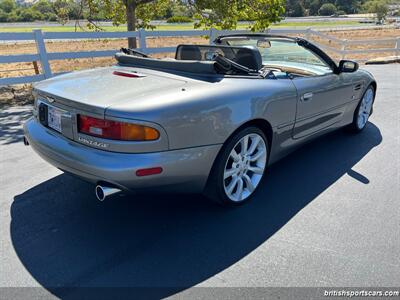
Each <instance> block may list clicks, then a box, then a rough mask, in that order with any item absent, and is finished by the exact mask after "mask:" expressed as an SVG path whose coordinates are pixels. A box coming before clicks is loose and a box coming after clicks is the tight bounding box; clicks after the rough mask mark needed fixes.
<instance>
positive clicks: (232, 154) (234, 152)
mask: <svg viewBox="0 0 400 300" xmlns="http://www.w3.org/2000/svg"><path fill="white" fill-rule="evenodd" d="M230 157H232V158H233V160H234V161H235V162H237V161H239V160H240V156H239V154H237V152H236V150H235V149H232V151H231V154H230Z"/></svg>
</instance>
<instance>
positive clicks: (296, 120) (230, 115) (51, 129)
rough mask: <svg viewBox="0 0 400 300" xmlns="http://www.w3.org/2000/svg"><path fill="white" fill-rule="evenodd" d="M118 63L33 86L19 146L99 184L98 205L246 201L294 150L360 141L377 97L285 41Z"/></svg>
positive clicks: (122, 58) (350, 72) (348, 71)
mask: <svg viewBox="0 0 400 300" xmlns="http://www.w3.org/2000/svg"><path fill="white" fill-rule="evenodd" d="M116 59H117V61H118V64H117V65H115V66H113V67H107V68H98V69H94V70H87V71H80V72H74V73H69V74H65V75H62V76H57V77H54V78H51V79H48V80H45V81H42V82H40V83H38V84H36V86H35V89H34V91H35V99H36V100H35V106H34V117H33V118H31V119H30V120H29V121H27V122H26V124H25V137H26V138H25V141H26V143H27V144H30V145H31V146H32V147H33V149H34V150H35V151H36V152H37V153H38V154H39V155H40V156H42V157H43V158H44V159H45V160H46V161H48V162H50V163H51V164H53V165H54V166H56V167H58V168H60V169H61V170H63V171H66V172H68V173H71V174H74V175H76V176H78V177H81V178H83V179H85V180H88V181H90V182H93V183H94V184H97V186H96V189H95V191H96V195H97V197H98V199H100V200H104V198H106V197H107V196H109V195H111V194H114V193H118V192H120V191H122V190H124V191H141V192H154V191H157V192H167V191H172V192H190V193H204V194H205V195H206V196H208V197H209V198H212V199H214V200H216V201H218V202H219V203H222V204H228V205H229V204H231V205H235V204H240V203H244V202H247V201H248V200H250V199H251V196H252V195H254V193H255V191H256V190H257V188H260V182H261V181H262V178H263V176H264V174H265V173H266V169H267V167H268V165H270V164H272V163H274V162H276V161H277V160H279V159H280V158H282V157H284V156H285V155H287V154H288V153H290V152H291V151H293V150H294V149H296V148H297V147H298V146H300V145H302V144H304V143H305V142H307V141H310V140H312V139H314V138H316V137H318V136H321V135H323V134H326V133H327V132H330V131H333V130H336V129H339V128H342V127H345V126H347V127H348V128H350V129H351V130H353V131H354V132H360V131H361V130H363V129H364V128H365V126H366V124H367V121H368V118H369V116H370V115H371V113H372V106H373V103H374V99H375V93H376V87H377V85H376V81H375V80H374V78H373V77H372V75H371V74H370V73H368V72H367V71H363V70H359V66H358V64H357V63H356V62H353V61H348V60H342V61H341V62H340V63H339V64H338V65H337V64H336V63H335V62H334V61H333V60H332V59H331V58H330V57H329V56H328V55H327V54H326V53H324V52H323V51H321V50H320V49H319V48H318V47H316V46H315V45H313V44H312V43H310V42H308V41H306V40H304V39H302V38H291V37H286V36H274V35H266V34H240V35H227V36H220V37H218V38H217V39H216V40H215V43H214V45H179V46H178V47H177V50H176V58H175V59H169V60H168V59H166V60H161V59H153V58H150V57H147V56H146V55H144V54H142V53H140V52H138V51H135V50H131V49H122V52H120V53H117V54H116ZM261 188H262V187H261Z"/></svg>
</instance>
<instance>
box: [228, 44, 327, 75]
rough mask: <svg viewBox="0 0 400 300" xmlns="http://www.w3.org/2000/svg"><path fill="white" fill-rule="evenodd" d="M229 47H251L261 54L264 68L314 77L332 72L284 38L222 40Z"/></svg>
mask: <svg viewBox="0 0 400 300" xmlns="http://www.w3.org/2000/svg"><path fill="white" fill-rule="evenodd" d="M222 42H223V43H227V44H229V45H231V46H253V47H257V49H258V50H259V51H260V53H261V57H262V61H263V65H264V66H286V67H291V68H299V69H304V70H307V71H310V72H313V73H315V74H316V75H321V74H326V73H329V72H332V70H331V68H330V67H329V66H328V65H327V64H326V63H325V61H323V60H322V59H321V58H320V57H319V56H318V55H316V54H315V53H313V52H312V51H310V50H308V49H306V48H304V47H302V46H300V45H298V44H297V42H296V41H293V40H290V39H285V38H266V37H255V38H248V37H227V38H226V39H223V40H222Z"/></svg>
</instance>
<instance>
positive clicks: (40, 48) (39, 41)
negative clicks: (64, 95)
mask: <svg viewBox="0 0 400 300" xmlns="http://www.w3.org/2000/svg"><path fill="white" fill-rule="evenodd" d="M33 34H34V36H35V42H36V48H37V52H38V54H39V58H40V64H41V65H42V70H43V75H44V78H50V77H52V76H53V75H52V74H51V69H50V64H49V60H48V58H47V51H46V45H45V43H44V39H43V33H42V30H40V29H34V30H33Z"/></svg>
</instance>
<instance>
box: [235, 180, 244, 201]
mask: <svg viewBox="0 0 400 300" xmlns="http://www.w3.org/2000/svg"><path fill="white" fill-rule="evenodd" d="M235 194H236V199H237V200H239V201H240V200H242V194H243V179H242V178H239V179H238V185H237V189H236V193H235Z"/></svg>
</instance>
